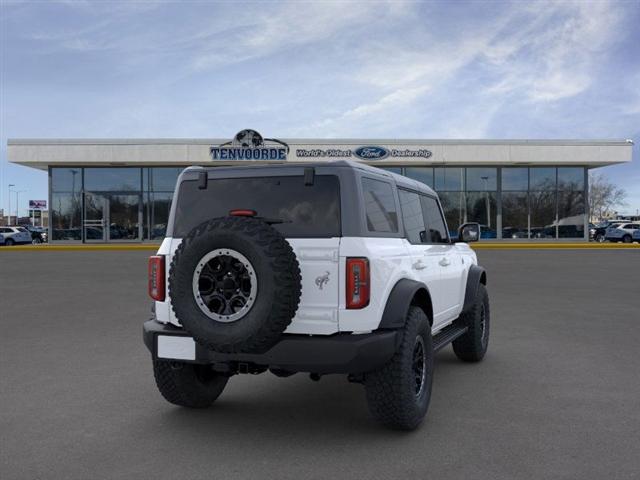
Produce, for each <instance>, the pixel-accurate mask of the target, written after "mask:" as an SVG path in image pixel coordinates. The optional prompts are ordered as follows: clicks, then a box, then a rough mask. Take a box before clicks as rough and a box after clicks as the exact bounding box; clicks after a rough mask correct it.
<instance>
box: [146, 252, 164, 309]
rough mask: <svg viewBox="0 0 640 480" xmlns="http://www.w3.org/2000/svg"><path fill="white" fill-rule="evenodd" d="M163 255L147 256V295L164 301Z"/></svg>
mask: <svg viewBox="0 0 640 480" xmlns="http://www.w3.org/2000/svg"><path fill="white" fill-rule="evenodd" d="M164 290H165V289H164V255H154V256H152V257H149V296H150V297H151V298H153V299H154V300H156V301H158V302H164V295H165V293H164Z"/></svg>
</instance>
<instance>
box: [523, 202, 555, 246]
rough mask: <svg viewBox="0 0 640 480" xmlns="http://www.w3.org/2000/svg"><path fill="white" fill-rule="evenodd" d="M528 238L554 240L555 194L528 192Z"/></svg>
mask: <svg viewBox="0 0 640 480" xmlns="http://www.w3.org/2000/svg"><path fill="white" fill-rule="evenodd" d="M529 207H530V218H531V228H530V231H529V237H530V238H555V236H556V227H555V224H556V192H555V191H547V192H530V193H529Z"/></svg>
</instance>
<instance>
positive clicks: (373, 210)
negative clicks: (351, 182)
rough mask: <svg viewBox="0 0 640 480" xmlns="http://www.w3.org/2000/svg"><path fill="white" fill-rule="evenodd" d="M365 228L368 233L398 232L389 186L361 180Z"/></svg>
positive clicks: (396, 214)
mask: <svg viewBox="0 0 640 480" xmlns="http://www.w3.org/2000/svg"><path fill="white" fill-rule="evenodd" d="M362 191H363V195H364V205H365V212H366V216H367V228H368V229H369V231H370V232H387V233H395V232H397V231H398V213H397V212H396V202H395V199H394V198H393V189H392V188H391V184H389V183H387V182H383V181H381V180H373V179H371V178H363V179H362Z"/></svg>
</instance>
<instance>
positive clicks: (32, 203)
mask: <svg viewBox="0 0 640 480" xmlns="http://www.w3.org/2000/svg"><path fill="white" fill-rule="evenodd" d="M29 208H30V209H32V210H46V209H47V201H46V200H29Z"/></svg>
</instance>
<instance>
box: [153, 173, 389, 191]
mask: <svg viewBox="0 0 640 480" xmlns="http://www.w3.org/2000/svg"><path fill="white" fill-rule="evenodd" d="M182 170H184V168H182V167H176V168H173V167H171V168H167V167H158V168H150V169H149V173H150V177H151V181H150V182H149V184H150V188H151V190H153V191H154V192H173V191H174V190H175V188H176V181H177V180H178V175H180V172H182ZM398 170H399V169H398ZM396 173H400V172H396Z"/></svg>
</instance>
